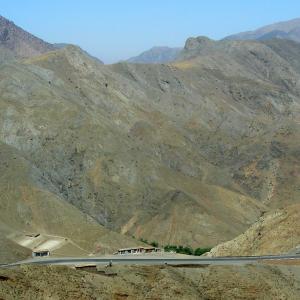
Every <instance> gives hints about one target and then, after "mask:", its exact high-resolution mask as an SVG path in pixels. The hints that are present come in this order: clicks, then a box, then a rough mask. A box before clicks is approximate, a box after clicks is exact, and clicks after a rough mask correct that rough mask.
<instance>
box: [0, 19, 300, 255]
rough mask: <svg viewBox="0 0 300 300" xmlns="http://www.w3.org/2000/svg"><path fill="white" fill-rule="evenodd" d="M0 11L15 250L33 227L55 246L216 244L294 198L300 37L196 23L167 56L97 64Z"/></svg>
mask: <svg viewBox="0 0 300 300" xmlns="http://www.w3.org/2000/svg"><path fill="white" fill-rule="evenodd" d="M1 20H2V21H1V24H2V25H1V27H0V32H2V33H3V32H6V31H5V28H7V26H8V27H9V28H10V29H8V34H7V35H6V38H3V40H2V41H1V43H0V57H2V58H3V57H5V59H2V61H1V64H0V77H1V81H0V99H1V101H0V157H1V160H0V162H1V164H0V170H1V174H2V176H1V177H0V205H1V210H0V233H1V236H2V237H3V238H2V242H3V243H5V244H6V245H8V246H7V247H11V245H12V244H14V245H15V247H16V248H15V249H16V253H17V254H18V256H17V257H19V256H20V253H21V254H22V253H24V255H25V254H26V253H27V252H26V249H23V248H24V245H25V244H24V243H23V244H22V243H21V242H20V240H21V239H23V238H25V237H24V236H27V237H28V234H29V233H39V234H41V235H43V236H45V237H46V236H52V237H63V238H65V239H66V240H68V241H69V242H68V244H67V245H65V246H64V247H63V248H62V249H63V250H64V251H63V250H62V249H60V250H59V251H60V252H59V253H60V254H61V253H63V254H64V253H77V252H78V251H79V250H80V251H83V252H80V253H105V252H107V251H109V252H112V251H114V250H116V249H117V248H119V247H122V246H130V245H132V244H136V243H140V240H143V241H145V240H148V241H156V242H158V243H159V244H160V245H166V244H175V245H187V246H191V247H194V248H195V247H199V246H211V247H212V246H217V245H218V244H220V243H223V242H226V241H228V240H230V239H233V238H235V237H237V236H239V235H242V234H243V233H244V232H245V231H246V230H247V229H249V228H250V227H251V226H255V224H256V222H261V221H259V220H260V217H262V216H264V215H265V214H266V213H268V214H270V215H272V213H273V211H274V210H276V209H281V208H285V207H290V206H291V205H294V204H296V203H297V202H298V201H299V196H300V191H299V184H300V182H299V178H300V176H299V174H300V173H299V172H300V170H299V165H300V164H299V162H300V161H299V160H300V155H299V141H300V139H299V137H300V126H299V120H300V119H299V118H300V85H299V83H300V44H298V43H296V42H294V41H289V40H287V41H286V40H281V39H271V40H254V41H253V40H245V41H244V40H238V41H235V40H222V41H213V40H211V39H209V38H207V37H197V38H189V39H188V40H187V41H186V44H185V47H184V48H183V50H182V51H180V53H178V54H177V58H176V61H173V62H170V63H168V64H132V63H128V62H121V63H117V64H113V65H103V64H102V63H101V62H99V61H97V60H95V59H94V58H93V57H91V56H90V55H87V53H86V52H84V51H83V50H82V49H80V48H79V47H76V46H73V45H67V46H64V47H55V46H54V45H50V44H48V43H45V42H43V41H41V40H39V39H37V38H35V37H33V36H32V35H30V34H29V33H26V32H23V30H21V29H19V28H18V27H14V26H15V25H13V24H12V23H11V22H9V21H6V20H5V19H3V18H2V19H1ZM3 24H4V25H3ZM2 35H3V34H2ZM20 45H26V47H25V46H20ZM37 45H39V46H37ZM24 49H26V51H25V50H24ZM28 49H30V50H28ZM291 207H292V206H291ZM295 222H297V221H295ZM286 226H288V223H286ZM249 230H250V229H249ZM265 234H267V233H265ZM296 243H298V241H297V240H296V239H294V240H293V241H292V242H291V243H290V244H289V245H290V248H293V247H295V246H296ZM22 245H23V248H20V246H22ZM7 247H6V249H7ZM258 247H259V246H258ZM25 248H26V247H25ZM276 249H278V248H276ZM276 249H275V250H274V251H276ZM285 250H288V249H285ZM227 251H229V250H227ZM255 251H259V249H255ZM11 259H13V257H12V258H11Z"/></svg>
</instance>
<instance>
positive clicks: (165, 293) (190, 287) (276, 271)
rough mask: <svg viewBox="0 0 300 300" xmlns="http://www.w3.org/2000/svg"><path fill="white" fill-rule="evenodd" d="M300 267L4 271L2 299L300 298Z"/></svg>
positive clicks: (26, 268) (0, 280)
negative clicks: (95, 271) (96, 271)
mask: <svg viewBox="0 0 300 300" xmlns="http://www.w3.org/2000/svg"><path fill="white" fill-rule="evenodd" d="M299 288H300V275H299V267H287V266H262V265H261V266H259V265H252V266H210V267H205V266H203V267H202V268H201V267H199V268H186V267H185V268H173V267H168V266H160V267H157V266H149V267H146V266H113V267H112V268H103V269H101V270H100V272H98V273H88V272H84V271H78V270H77V271H76V270H72V269H71V268H67V267H54V266H53V267H41V266H40V267H33V266H31V267H29V266H24V267H22V268H20V269H1V270H0V297H1V298H3V299H7V300H13V299H66V300H68V299H84V300H92V299H99V298H100V299H105V300H106V299H107V300H111V299H116V300H117V299H130V300H133V299H178V300H179V299H187V300H194V299H212V300H217V299H245V300H252V299H272V300H274V299H276V300H277V299H278V300H279V299H289V300H296V299H299V297H300V293H299Z"/></svg>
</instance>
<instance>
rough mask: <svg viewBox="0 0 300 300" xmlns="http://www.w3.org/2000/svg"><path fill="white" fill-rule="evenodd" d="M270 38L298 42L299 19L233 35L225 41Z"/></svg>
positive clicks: (299, 40)
mask: <svg viewBox="0 0 300 300" xmlns="http://www.w3.org/2000/svg"><path fill="white" fill-rule="evenodd" d="M272 38H280V39H289V40H293V41H296V42H300V19H299V18H298V19H293V20H290V21H285V22H279V23H275V24H271V25H268V26H264V27H262V28H259V29H257V30H253V31H247V32H241V33H238V34H233V35H230V36H228V37H226V38H225V39H227V40H267V39H272Z"/></svg>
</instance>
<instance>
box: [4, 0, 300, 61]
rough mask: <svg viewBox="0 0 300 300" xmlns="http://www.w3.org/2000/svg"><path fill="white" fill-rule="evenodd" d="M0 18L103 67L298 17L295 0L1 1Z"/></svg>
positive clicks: (299, 9) (297, 5) (297, 7)
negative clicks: (69, 46) (73, 48)
mask: <svg viewBox="0 0 300 300" xmlns="http://www.w3.org/2000/svg"><path fill="white" fill-rule="evenodd" d="M0 4H1V5H0V14H1V15H2V16H4V17H6V18H8V19H10V20H12V21H14V22H15V23H16V24H17V25H19V26H21V27H22V28H24V29H25V30H27V31H29V32H31V33H33V34H35V35H37V36H38V37H40V38H43V39H44V40H46V41H48V42H51V43H54V42H56V43H59V42H64V43H73V44H77V45H79V46H81V47H82V48H84V49H85V50H87V51H88V52H90V53H91V54H93V55H95V56H97V57H99V58H100V59H102V60H103V61H104V62H106V63H111V62H115V61H119V60H122V59H126V58H129V57H131V56H134V55H137V54H139V53H140V52H142V51H144V50H147V49H149V48H151V47H152V46H171V47H177V46H183V45H184V42H185V40H186V39H187V38H188V37H190V36H199V35H206V36H208V37H210V38H214V39H220V38H222V37H224V36H226V35H229V34H232V33H237V32H240V31H245V30H251V29H255V28H257V27H260V26H263V25H266V24H270V23H274V22H277V21H282V20H288V19H292V18H297V17H300V1H299V0H281V1H279V0H239V1H238V0H222V1H221V0H209V1H201V0H182V1H181V0H148V1H147V0H144V1H143V0H124V1H121V0H107V1H103V0H98V1H97V0H43V1H42V0H0Z"/></svg>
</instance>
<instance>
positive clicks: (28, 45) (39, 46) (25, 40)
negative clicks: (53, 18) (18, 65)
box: [0, 16, 54, 58]
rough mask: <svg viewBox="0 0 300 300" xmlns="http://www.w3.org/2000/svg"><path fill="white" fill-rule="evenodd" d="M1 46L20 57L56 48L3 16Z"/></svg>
mask: <svg viewBox="0 0 300 300" xmlns="http://www.w3.org/2000/svg"><path fill="white" fill-rule="evenodd" d="M0 48H4V49H7V50H9V51H11V52H12V54H13V55H14V56H15V57H19V58H24V57H32V56H35V55H39V54H42V53H45V52H47V51H50V50H54V46H53V45H51V44H49V43H46V42H44V41H43V40H41V39H39V38H37V37H35V36H33V35H32V34H30V33H28V32H26V31H25V30H23V29H22V28H20V27H18V26H16V25H15V24H14V23H13V22H11V21H9V20H7V19H5V18H4V17H2V16H0Z"/></svg>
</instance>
